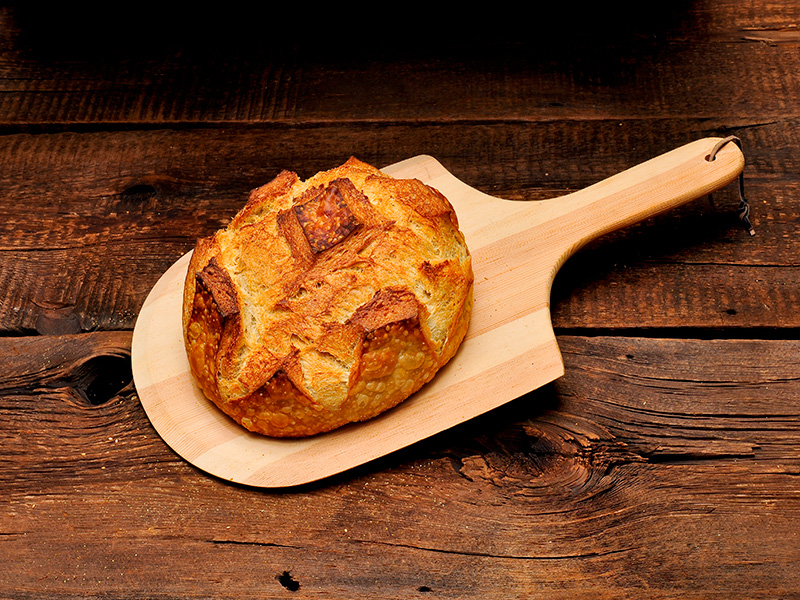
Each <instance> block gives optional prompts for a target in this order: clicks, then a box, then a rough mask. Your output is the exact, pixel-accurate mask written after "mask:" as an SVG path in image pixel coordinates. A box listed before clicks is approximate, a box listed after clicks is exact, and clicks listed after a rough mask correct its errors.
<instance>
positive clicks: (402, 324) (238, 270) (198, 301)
mask: <svg viewBox="0 0 800 600" xmlns="http://www.w3.org/2000/svg"><path fill="white" fill-rule="evenodd" d="M472 286H473V274H472V262H471V258H470V254H469V251H468V249H467V246H466V244H465V241H464V236H463V235H462V233H461V232H460V231H459V229H458V221H457V219H456V215H455V212H454V210H453V208H452V206H451V205H450V203H449V202H448V200H447V199H446V198H445V197H444V196H443V195H441V194H440V193H439V192H438V191H436V190H435V189H433V188H431V187H429V186H427V185H424V184H423V183H422V182H420V181H418V180H415V179H394V178H392V177H389V176H387V175H384V174H383V173H381V171H379V170H378V169H376V168H374V167H372V166H370V165H368V164H366V163H364V162H361V161H359V160H358V159H356V158H350V159H349V160H347V162H345V163H344V164H343V165H341V166H339V167H337V168H334V169H331V170H329V171H324V172H320V173H317V174H316V175H314V176H313V177H311V178H309V179H307V180H305V181H302V180H300V179H299V178H298V176H297V175H296V174H295V173H293V172H290V171H284V172H282V173H280V174H279V175H278V176H277V177H276V178H275V179H274V180H272V181H271V182H270V183H268V184H266V185H265V186H263V187H260V188H258V189H255V190H253V191H252V192H251V194H250V197H249V199H248V201H247V203H246V204H245V206H244V207H243V208H242V209H241V210H240V211H239V213H238V214H237V215H236V216H235V217H234V218H233V219H232V220H231V222H230V223H229V225H228V226H227V227H226V228H225V229H222V230H220V231H218V232H216V233H215V234H214V235H212V236H210V237H208V238H204V239H201V240H200V241H198V243H197V246H196V248H195V250H194V252H193V254H192V257H191V261H190V265H189V271H188V274H187V277H186V283H185V289H184V297H183V330H184V337H185V344H186V350H187V355H188V359H189V364H190V367H191V371H192V373H193V375H194V377H195V379H196V381H197V383H198V385H199V387H200V388H201V389H202V390H203V393H204V394H205V395H206V396H207V397H208V398H209V399H210V400H211V401H213V403H214V404H216V405H217V406H218V407H219V408H220V409H221V410H222V411H223V412H224V413H226V414H227V415H229V416H230V417H231V418H232V419H233V420H235V421H236V422H238V423H239V424H241V425H242V426H243V427H245V428H246V429H248V430H250V431H253V432H257V433H260V434H264V435H267V436H272V437H302V436H309V435H314V434H317V433H321V432H325V431H330V430H332V429H334V428H337V427H340V426H342V425H345V424H347V423H352V422H356V421H362V420H365V419H369V418H372V417H374V416H376V415H378V414H380V413H382V412H384V411H386V410H387V409H390V408H392V407H394V406H395V405H397V404H398V403H400V402H402V401H403V400H405V399H406V398H408V396H410V395H411V394H413V393H414V392H415V391H417V390H418V389H419V388H420V387H422V386H423V385H424V384H425V383H427V382H428V381H430V380H431V379H432V378H433V376H434V375H435V374H436V372H437V371H438V370H439V369H440V368H441V367H442V366H443V365H444V364H445V363H446V362H447V361H448V360H450V358H452V356H453V355H454V354H455V352H456V350H457V348H458V346H459V345H460V344H461V342H462V340H463V338H464V335H465V333H466V331H467V325H468V322H469V318H470V312H471V309H472Z"/></svg>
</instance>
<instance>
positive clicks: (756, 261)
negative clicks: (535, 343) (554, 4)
mask: <svg viewBox="0 0 800 600" xmlns="http://www.w3.org/2000/svg"><path fill="white" fill-rule="evenodd" d="M623 4H624V3H623ZM624 8H625V6H622V7H621V8H617V9H613V8H609V7H607V6H604V7H603V10H607V11H608V13H607V14H602V13H600V12H598V11H593V12H590V13H588V14H581V13H580V12H579V11H574V10H572V9H569V8H564V9H558V8H552V9H547V10H544V11H543V12H542V13H541V14H540V15H539V16H538V19H536V20H535V21H534V22H533V25H531V24H530V23H531V22H529V21H528V22H526V23H524V24H522V23H521V22H516V21H517V20H515V19H512V20H513V21H515V22H514V23H508V19H505V20H503V22H504V23H506V24H508V25H509V27H510V29H501V28H499V27H497V26H498V25H499V24H500V23H501V20H500V19H497V20H494V19H492V18H488V21H487V22H488V26H489V30H490V31H486V30H483V29H480V27H478V19H475V20H474V21H470V20H469V19H468V20H467V21H466V23H465V24H464V27H466V29H465V30H464V29H462V30H458V29H457V28H456V29H455V30H453V29H450V30H448V31H446V32H439V33H440V35H436V36H434V35H430V36H428V37H425V38H422V39H421V40H420V41H418V42H417V43H415V44H410V43H408V35H406V37H405V38H403V37H402V36H401V35H400V34H401V33H402V32H400V30H399V29H398V28H392V27H388V26H387V27H388V28H386V27H384V28H382V29H377V30H372V31H370V32H366V33H364V35H361V36H359V35H347V31H348V30H347V29H338V30H336V31H337V32H338V33H339V35H338V36H334V39H335V40H336V41H338V42H339V43H338V44H331V43H330V40H331V38H330V37H324V35H323V34H325V32H326V31H327V32H328V33H329V32H330V30H327V29H326V28H325V27H324V26H321V25H313V24H311V25H309V30H308V33H309V35H307V36H305V37H303V36H295V35H294V34H293V33H291V34H289V33H284V34H278V35H272V36H270V35H266V33H265V31H264V30H263V28H262V24H265V23H283V24H284V25H285V23H286V22H287V21H286V20H285V19H286V15H285V14H277V15H271V16H269V15H264V14H258V15H257V17H258V18H254V19H249V20H245V21H246V22H243V20H242V19H241V18H234V17H225V16H222V17H220V16H219V15H217V16H216V17H215V19H216V20H214V19H212V18H211V17H207V18H204V17H202V16H200V15H193V16H192V17H189V18H187V17H186V16H185V15H180V14H177V13H170V12H169V11H167V12H166V13H165V14H163V15H162V16H161V18H160V19H156V18H155V17H153V15H152V14H150V13H146V14H145V13H144V12H142V13H141V14H139V13H137V14H135V15H128V16H127V17H126V18H122V19H115V20H111V21H108V22H103V23H101V24H100V25H97V24H96V22H95V21H92V20H91V19H90V18H89V17H90V15H89V14H87V13H85V12H81V10H80V9H76V10H70V11H67V10H66V9H62V10H59V11H57V12H56V13H55V14H54V15H53V16H52V18H50V19H49V20H48V19H43V18H41V15H39V14H37V12H36V11H35V10H32V9H30V8H28V7H25V8H16V7H6V8H3V9H0V90H2V94H0V129H1V131H2V135H0V165H2V169H1V170H0V278H2V281H3V286H2V288H0V334H2V336H3V337H0V373H2V375H0V548H2V551H3V555H4V557H5V568H4V569H3V570H2V574H0V597H4V598H6V597H8V598H14V599H19V598H43V597H47V598H89V597H92V598H94V597H110V598H143V597H147V598H198V597H202V598H205V597H209V598H210V597H214V598H219V597H230V598H250V597H253V598H287V597H291V598H305V597H324V598H362V597H363V598H367V597H369V598H376V597H377V598H414V597H446V598H573V597H592V598H682V599H683V598H704V599H706V598H730V597H731V596H736V597H743V598H744V597H747V598H770V599H772V598H798V597H800V575H798V569H797V565H798V564H800V533H798V524H800V479H798V476H800V458H798V457H800V400H799V398H800V383H799V382H800V352H799V351H800V344H798V342H797V328H798V326H799V325H800V322H798V318H799V317H798V310H797V309H798V307H799V306H800V282H799V281H798V277H799V275H798V256H800V242H799V241H798V240H800V236H799V235H798V233H800V232H799V231H798V228H800V214H799V213H800V204H799V203H798V200H797V198H798V193H799V192H800V182H799V181H798V172H800V170H799V169H798V161H797V157H798V156H799V154H798V149H797V139H798V116H800V115H799V113H800V104H798V101H797V98H798V97H800V75H798V73H800V54H798V52H797V51H798V47H799V46H800V34H798V24H800V8H798V6H797V4H796V3H795V2H789V1H788V0H784V1H782V2H777V1H765V2H758V3H745V2H739V1H736V0H714V1H709V0H698V1H695V2H679V3H670V4H669V5H667V4H663V5H661V6H659V7H652V8H653V11H651V13H650V15H649V16H645V15H643V14H642V11H641V10H639V11H632V12H631V13H630V14H629V15H628V16H627V17H625V18H622V17H621V15H622V13H621V12H617V13H614V10H618V11H621V10H624ZM628 8H630V7H628ZM84 10H85V9H84ZM151 17H152V18H151ZM268 17H271V19H270V18H268ZM434 17H437V18H441V15H433V14H431V15H429V20H432V21H433V22H441V21H436V18H434ZM367 19H368V17H360V18H359V19H357V20H356V23H357V24H359V25H360V24H361V23H362V22H363V21H364V20H367ZM519 21H521V20H519ZM181 25H182V26H181ZM215 26H222V30H220V29H218V28H217V27H215ZM280 30H281V29H280V27H278V31H280ZM270 31H272V33H273V34H275V29H274V28H273V29H272V30H270ZM426 31H429V29H427V28H426ZM465 33H469V34H471V35H464V34H465ZM532 33H533V34H534V35H531V34H532ZM312 34H313V35H312ZM476 34H482V35H476ZM356 50H357V53H355V54H354V51H356ZM731 133H732V134H735V135H737V136H738V137H740V138H741V139H742V142H743V146H744V149H745V154H746V156H747V158H748V164H747V167H746V169H745V177H746V180H745V181H746V192H747V196H748V198H749V199H750V201H751V205H752V220H753V224H754V226H755V228H756V232H757V235H756V236H755V237H750V236H748V235H747V233H746V231H744V229H742V228H741V227H740V225H739V224H738V222H737V220H736V215H735V209H736V206H737V203H738V196H737V193H736V189H735V187H732V188H731V189H726V190H723V191H722V192H720V193H719V194H715V195H714V198H713V199H708V200H702V201H699V202H696V203H694V204H692V205H689V206H686V207H684V208H682V209H679V210H677V211H673V212H672V213H669V214H667V215H664V216H662V217H659V218H658V219H654V220H651V221H648V222H646V223H642V224H641V225H638V226H635V227H633V228H631V229H629V230H626V231H623V232H619V233H617V234H614V235H610V236H607V237H606V238H602V239H601V240H598V241H597V242H595V243H593V244H591V245H590V246H587V247H586V248H584V249H583V250H582V251H581V252H579V253H578V254H577V255H576V256H575V257H573V258H572V259H570V261H569V262H568V263H567V264H566V265H565V266H564V267H563V268H562V270H561V272H560V274H559V276H558V277H557V278H556V283H555V288H554V290H553V320H554V324H555V325H556V328H557V333H558V334H559V335H558V339H559V344H560V345H561V348H562V351H563V353H564V357H565V362H566V368H567V372H566V375H565V376H564V377H563V378H562V379H560V380H558V381H557V382H555V383H554V384H552V385H550V386H548V387H546V388H544V389H542V390H538V391H537V392H534V393H532V394H530V395H528V396H525V397H523V398H520V399H519V400H517V401H515V402H513V403H511V404H509V405H507V406H505V407H503V408H501V409H499V410H497V411H495V412H493V413H491V414H490V415H488V416H486V417H485V418H482V419H479V420H478V421H477V422H471V423H467V424H466V425H463V426H460V427H458V428H456V429H454V430H451V431H448V432H445V433H443V434H440V435H438V436H436V437H435V438H433V439H430V440H427V441H425V442H422V443H419V444H417V445H415V446H413V447H410V448H408V449H406V450H403V451H400V452H398V453H396V454H393V455H391V456H389V457H386V458H384V459H381V460H380V461H377V462H375V463H371V464H369V465H366V466H364V467H363V468H359V469H357V470H355V471H353V472H349V473H346V474H344V475H342V476H339V477H336V478H334V479H333V480H327V481H324V482H321V483H319V484H315V485H312V486H307V487H303V488H300V489H293V490H282V491H272V492H265V491H263V490H257V489H250V488H245V487H238V486H234V485H230V484H226V483H224V482H221V481H218V480H216V479H214V478H211V477H208V476H206V475H204V474H203V473H201V472H200V471H198V470H196V469H194V468H192V467H191V466H189V465H187V464H186V463H184V462H183V461H181V460H180V459H179V458H178V457H176V456H175V455H174V454H173V453H172V452H171V451H170V450H169V449H168V448H167V447H166V446H165V444H164V443H163V442H162V441H161V440H160V438H159V437H158V436H157V434H156V433H155V432H154V431H153V429H152V427H151V426H150V423H149V422H148V420H147V417H146V415H145V414H144V412H143V410H142V409H141V406H140V404H139V402H138V399H137V397H136V392H135V390H134V388H133V386H132V384H131V381H130V360H129V353H130V337H131V330H132V328H133V325H134V323H135V319H136V316H137V314H138V310H139V307H140V306H141V304H142V302H143V301H144V298H145V296H146V294H147V293H148V291H149V290H150V288H151V287H152V285H153V284H154V283H155V281H156V280H157V279H158V277H159V276H160V274H161V273H163V271H164V270H165V269H166V268H167V267H168V266H169V265H170V264H171V263H172V262H173V261H174V260H176V259H177V258H178V257H179V256H181V255H182V254H183V253H184V252H185V251H186V250H188V249H190V248H191V246H192V244H193V242H194V239H195V238H196V237H199V236H201V235H205V234H207V233H209V232H211V231H213V230H214V229H216V228H217V227H219V226H220V225H222V224H224V223H225V222H226V220H227V219H228V218H230V217H231V216H232V214H233V213H234V212H235V211H236V210H237V209H238V207H239V206H240V205H241V203H242V202H243V201H244V199H245V197H246V195H247V192H248V190H250V189H251V188H253V187H255V186H257V185H260V184H262V183H264V182H266V181H267V180H269V179H270V178H271V177H273V176H274V175H275V174H276V173H277V172H278V171H279V170H280V169H283V168H291V169H295V170H297V171H298V173H299V174H301V175H302V176H306V175H310V174H312V173H313V172H315V171H317V170H319V169H323V168H328V167H330V166H333V165H335V164H338V163H339V162H341V161H342V160H344V159H345V158H347V156H348V155H350V154H354V155H357V156H359V157H360V158H362V159H364V160H367V161H369V162H372V163H373V164H376V165H378V166H381V165H385V164H390V163H393V162H397V161H398V160H401V159H403V158H407V157H410V156H414V155H417V154H422V153H426V154H431V155H433V156H435V157H436V158H437V159H438V160H440V161H441V162H442V163H443V164H444V166H445V167H446V168H448V169H449V170H450V171H451V172H453V173H454V174H455V175H456V176H458V177H459V178H461V179H462V180H463V181H465V182H467V183H468V184H470V185H473V186H474V187H477V188H478V189H481V190H483V191H486V192H487V193H490V194H492V195H497V196H503V197H508V198H512V199H519V200H522V201H536V200H538V199H541V198H546V197H550V196H554V195H559V194H562V193H565V192H567V191H570V190H574V189H576V188H579V187H584V186H586V185H589V184H591V183H594V182H595V181H598V180H600V179H602V178H604V177H607V176H609V175H611V174H613V173H616V172H618V171H620V170H623V169H624V168H626V167H628V166H631V165H633V164H635V163H638V162H641V161H643V160H646V159H647V158H650V157H651V156H654V155H656V154H659V153H662V152H664V151H666V150H669V149H671V148H673V147H676V146H678V145H681V144H683V143H686V142H688V141H691V140H692V139H696V138H699V137H704V136H707V135H719V134H731Z"/></svg>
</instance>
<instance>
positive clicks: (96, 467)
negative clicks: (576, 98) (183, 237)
mask: <svg viewBox="0 0 800 600" xmlns="http://www.w3.org/2000/svg"><path fill="white" fill-rule="evenodd" d="M54 342H56V343H54ZM3 343H4V344H6V349H7V348H9V347H17V348H22V347H28V348H30V349H44V348H46V347H49V346H52V347H53V348H54V350H53V351H52V352H50V358H49V359H48V358H45V357H42V359H41V360H40V364H39V366H35V365H34V364H33V363H31V366H30V367H29V368H28V371H29V372H30V373H28V372H26V370H25V369H24V368H23V367H21V366H15V363H14V362H13V361H11V362H9V363H7V364H6V366H7V368H9V369H10V370H12V371H14V372H15V373H16V375H15V377H16V381H17V383H15V384H14V385H13V386H10V387H9V388H8V389H6V390H4V391H2V392H0V431H2V432H3V439H2V445H3V447H4V448H5V449H7V452H6V453H5V454H4V456H5V457H6V458H5V460H4V462H3V464H2V469H0V482H2V486H3V489H4V491H5V495H4V499H3V503H2V512H0V533H2V534H3V536H2V539H3V544H4V549H5V551H6V553H7V554H6V555H7V557H9V560H11V561H12V562H13V563H14V564H19V565H22V568H21V569H19V570H15V571H10V572H7V573H6V574H5V575H4V577H5V580H4V582H3V583H2V585H3V586H5V589H26V587H25V586H26V585H27V583H26V582H29V581H32V580H36V581H37V589H44V588H43V585H44V583H46V584H47V586H48V587H47V589H48V590H50V591H51V592H53V593H54V594H55V596H56V597H59V596H60V597H69V596H71V595H75V594H78V593H79V590H80V589H82V587H85V586H88V587H89V588H90V589H97V588H96V587H94V586H98V585H99V586H100V588H101V589H103V590H104V591H105V592H107V593H114V594H115V595H121V596H123V597H124V596H125V595H126V594H130V593H132V594H133V595H136V594H137V591H139V592H142V593H143V592H144V590H145V589H151V588H150V585H151V583H152V582H159V587H160V589H161V590H162V591H163V592H164V593H168V594H170V595H172V596H175V597H181V596H184V595H186V594H190V590H191V589H193V586H194V585H195V584H196V583H198V582H200V581H202V582H203V585H204V586H205V587H204V589H205V590H206V591H207V592H208V593H210V594H214V593H220V594H228V595H231V594H233V595H236V596H237V597H247V596H248V595H249V594H251V593H254V592H253V590H254V589H255V588H254V587H253V586H256V587H257V588H258V594H259V595H260V597H265V596H266V597H280V594H281V593H282V592H286V590H287V588H286V587H284V586H283V585H282V584H281V582H280V581H279V579H278V578H279V577H280V576H282V575H283V574H284V572H285V573H289V574H290V575H289V576H290V578H291V581H293V582H295V583H297V584H299V585H300V587H299V588H298V592H297V593H298V594H299V593H301V592H302V593H307V594H312V595H313V594H322V595H331V594H333V595H336V594H337V593H338V591H341V590H342V589H347V590H348V597H351V596H352V597H362V596H363V597H365V598H366V597H368V596H370V595H371V596H373V597H374V596H375V595H380V596H382V597H410V596H412V595H413V594H414V593H417V591H418V590H419V588H420V587H425V588H427V589H429V590H431V591H433V592H436V593H437V594H438V595H440V596H444V597H452V598H464V597H515V596H518V595H521V594H522V595H525V594H527V595H529V596H531V597H548V598H552V597H556V598H569V597H574V595H576V594H583V595H586V594H589V595H593V596H599V597H602V596H603V595H604V594H607V595H613V596H615V597H637V598H651V597H652V598H655V597H658V598H685V597H687V596H694V595H697V594H702V595H703V596H705V597H724V593H723V591H724V590H729V589H742V588H743V587H745V586H746V588H747V589H748V596H749V597H753V598H772V597H775V594H778V595H782V596H786V594H790V593H791V590H792V589H794V586H795V584H796V574H795V572H794V570H793V569H789V568H788V567H787V565H789V564H793V562H794V561H796V560H798V559H800V540H798V537H797V535H796V534H795V533H793V532H794V528H793V525H792V524H793V523H794V522H795V521H796V519H797V518H798V517H800V505H798V498H797V487H796V486H797V477H798V474H800V463H798V461H797V459H796V458H793V457H796V456H798V455H800V433H798V432H800V427H799V426H798V425H800V423H799V421H800V407H798V405H797V400H796V398H798V397H800V394H798V391H799V390H798V386H799V385H800V371H798V368H800V365H798V363H797V361H796V360H795V357H796V356H797V352H798V350H799V349H800V347H799V346H798V343H797V342H796V341H781V340H721V341H712V342H710V343H709V341H708V340H679V339H648V338H623V337H619V336H613V337H580V336H566V337H563V336H562V337H561V338H559V343H560V344H561V346H562V349H563V351H564V354H565V360H566V364H567V372H566V375H565V376H564V377H563V378H562V379H560V380H558V381H557V382H555V383H554V384H552V385H551V386H549V387H548V388H545V389H542V390H538V391H537V392H534V393H532V394H530V395H528V396H525V397H523V398H520V399H519V400H517V401H515V402H513V403H511V404H510V405H507V406H505V407H502V408H501V409H498V410H497V411H494V412H492V413H490V414H489V415H486V416H485V417H482V418H481V419H478V420H476V421H474V422H469V423H466V424H464V425H463V426H460V427H457V428H455V429H454V430H451V431H448V432H445V433H443V434H440V435H439V436H436V437H435V438H433V439H431V440H427V441H425V442H421V443H419V444H417V445H415V446H414V447H411V448H408V449H406V450H404V451H401V452H400V453H397V454H396V455H392V456H389V457H385V458H384V459H382V460H381V461H378V462H377V463H375V464H371V465H368V466H366V467H364V468H361V469H358V470H356V471H354V472H352V473H348V474H345V475H343V476H340V477H337V478H333V479H332V480H330V481H327V482H324V483H322V484H317V485H311V486H306V487H304V488H301V489H299V490H295V491H293V492H291V493H284V492H282V491H280V490H278V491H273V492H268V493H264V492H262V491H259V490H254V489H248V488H246V487H240V486H233V485H225V484H221V482H217V481H215V480H213V479H212V478H209V477H207V476H205V475H204V474H202V473H201V472H199V471H196V470H195V469H193V468H192V467H190V466H188V465H187V464H185V463H183V462H181V461H180V460H177V459H175V457H174V456H172V454H171V452H170V451H169V449H168V448H167V447H166V446H165V445H163V444H162V443H160V441H159V439H158V438H157V436H156V434H155V433H154V432H153V431H152V429H151V428H150V427H149V424H148V423H147V422H146V417H144V415H143V413H142V411H141V409H140V407H139V406H138V403H137V401H136V398H135V395H134V394H131V393H129V392H122V393H121V394H117V395H113V394H112V399H110V400H109V401H108V402H106V403H104V404H99V405H96V406H94V405H90V404H89V403H87V402H85V401H83V402H79V401H78V400H76V398H77V396H75V395H74V394H69V393H64V392H63V391H62V390H66V389H68V388H70V386H72V385H74V381H75V378H74V375H73V373H74V371H75V364H76V361H77V362H80V359H79V357H80V356H82V354H83V352H84V351H85V349H86V348H90V349H91V351H90V352H89V354H92V355H101V354H104V353H110V354H112V355H113V354H118V353H119V352H124V349H125V347H126V343H127V340H126V339H125V338H124V337H122V336H121V334H113V335H112V334H103V333H96V334H83V335H77V336H65V337H61V338H54V339H48V338H45V337H43V338H31V339H30V340H28V339H27V338H25V339H24V340H19V339H17V340H14V339H6V340H0V344H3ZM27 344H35V345H30V346H27ZM59 348H60V349H59ZM10 354H11V353H8V352H5V353H3V355H6V356H8V355H10ZM20 364H24V363H23V362H22V361H20ZM90 364H94V365H97V364H98V363H90ZM9 365H10V366H9ZM34 372H36V373H38V372H46V373H47V374H48V375H47V381H48V382H49V383H48V385H47V386H42V385H40V384H39V383H37V382H36V381H35V378H32V377H29V375H30V374H32V373H34ZM59 378H61V379H62V380H63V383H59ZM53 390H56V391H55V392H54V391H53ZM34 406H35V407H36V411H34V410H33V407H34ZM39 415H52V418H51V419H41V418H40V417H39ZM53 423H59V426H58V428H54V427H53ZM12 457H13V459H12ZM167 473H169V477H165V475H166V474H167ZM78 492H79V496H76V495H75V494H77V493H78ZM70 497H75V498H76V500H75V501H73V502H62V500H61V499H62V498H64V499H66V498H70ZM78 498H79V500H78ZM100 532H102V534H103V535H101V536H98V533H100ZM53 544H58V547H59V549H60V551H59V552H58V553H55V554H53V555H52V556H50V557H48V559H47V561H46V562H43V561H42V558H41V557H40V558H38V559H36V560H38V561H39V562H36V560H35V561H33V562H32V561H30V560H27V561H26V560H23V558H24V557H26V556H30V553H31V548H37V547H50V546H51V545H53ZM166 557H170V558H169V559H167V558H166ZM254 563H257V564H258V565H260V567H259V569H258V570H257V571H253V569H252V565H253V564H254ZM37 565H45V568H44V570H42V569H41V568H39V567H37ZM200 565H202V568H200ZM198 569H199V570H198ZM199 573H200V574H199ZM145 574H146V576H145ZM283 581H284V582H285V583H288V582H289V581H290V580H289V579H287V578H284V579H283ZM337 590H338V591H337ZM498 590H501V591H498Z"/></svg>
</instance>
